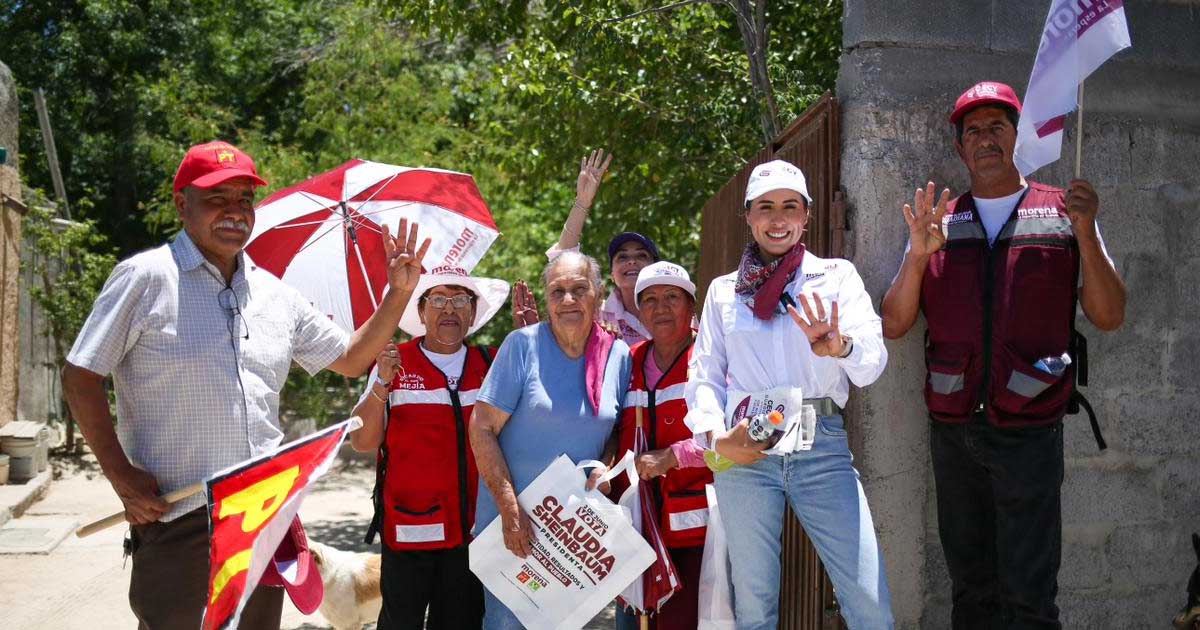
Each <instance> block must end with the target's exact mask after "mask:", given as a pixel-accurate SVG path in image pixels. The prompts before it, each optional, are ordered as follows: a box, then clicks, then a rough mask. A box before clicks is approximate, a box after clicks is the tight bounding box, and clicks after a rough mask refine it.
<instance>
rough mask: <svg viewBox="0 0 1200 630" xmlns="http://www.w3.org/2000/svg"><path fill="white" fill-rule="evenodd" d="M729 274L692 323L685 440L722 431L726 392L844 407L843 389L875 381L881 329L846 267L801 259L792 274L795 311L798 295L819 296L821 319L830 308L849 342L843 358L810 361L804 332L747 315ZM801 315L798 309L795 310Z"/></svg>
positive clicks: (882, 352)
mask: <svg viewBox="0 0 1200 630" xmlns="http://www.w3.org/2000/svg"><path fill="white" fill-rule="evenodd" d="M736 280H737V272H734V273H730V274H727V275H724V276H720V277H718V278H716V279H714V280H713V281H712V284H711V285H709V288H708V294H707V295H706V296H705V299H704V310H703V312H702V314H701V317H700V334H699V336H698V337H697V338H696V346H695V349H694V350H693V351H692V360H691V363H689V365H688V371H689V378H688V383H687V389H686V397H687V404H688V410H689V411H688V414H687V417H686V418H685V422H686V423H687V425H688V427H689V428H691V430H692V432H693V433H696V434H701V433H706V432H708V431H724V430H725V429H726V428H727V427H726V420H725V402H726V397H727V392H729V391H744V392H760V391H764V390H768V389H772V388H775V387H799V388H801V390H802V392H803V395H804V397H805V398H826V397H828V398H832V399H833V400H834V402H835V403H837V405H838V406H839V407H842V406H845V404H846V399H847V398H848V397H849V395H850V383H851V382H853V383H854V384H855V385H858V386H859V387H865V386H867V385H870V384H871V383H873V382H875V379H877V378H879V375H880V374H882V373H883V368H884V366H885V365H886V364H887V348H886V347H884V345H883V326H882V323H881V320H880V319H879V315H877V314H876V313H875V308H874V306H873V305H872V304H871V296H870V295H868V294H867V291H866V288H865V287H864V286H863V281H862V278H860V277H859V275H858V271H856V270H855V269H854V265H853V264H851V263H850V262H849V261H847V260H841V259H838V258H828V259H826V258H820V257H817V256H814V255H812V254H811V253H805V254H804V260H803V262H802V263H801V265H800V271H799V272H798V273H797V274H796V277H795V279H793V280H792V282H790V283H788V285H787V287H786V289H785V290H786V291H787V292H788V294H790V295H791V296H792V297H793V298H795V300H796V304H797V305H799V304H800V300H799V298H798V297H797V296H798V295H799V294H800V293H801V292H803V293H804V295H805V296H806V297H807V298H808V300H809V304H810V306H813V311H814V313H815V312H816V308H815V305H814V304H813V303H812V294H813V293H814V292H816V293H817V294H818V295H819V296H820V297H821V302H822V303H823V304H824V306H825V313H826V315H827V316H828V315H829V314H830V311H831V303H832V302H833V301H834V300H836V301H837V303H838V320H839V328H840V329H841V332H842V334H843V335H849V336H850V337H852V338H853V339H854V348H853V350H852V351H851V352H850V355H849V356H848V357H846V358H845V359H834V358H832V357H818V356H816V355H815V354H813V352H812V348H811V346H810V345H809V343H808V338H807V337H806V336H805V335H804V331H802V330H801V329H800V327H799V326H797V325H796V322H794V321H792V318H791V317H790V316H788V315H787V314H783V315H776V316H775V317H773V318H772V319H771V320H770V321H763V320H761V319H758V318H756V317H755V316H754V313H753V312H752V311H751V310H750V307H748V306H746V304H745V303H743V301H742V298H741V297H739V296H738V295H737V294H736V293H734V290H733V287H734V283H735V282H736ZM800 312H801V315H803V314H804V309H803V308H801V309H800Z"/></svg>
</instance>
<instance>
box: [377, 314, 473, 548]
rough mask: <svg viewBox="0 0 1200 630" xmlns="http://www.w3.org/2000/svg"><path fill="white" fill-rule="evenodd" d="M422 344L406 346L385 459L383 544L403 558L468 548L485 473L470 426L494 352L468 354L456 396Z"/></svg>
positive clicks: (381, 458) (390, 415) (381, 455)
mask: <svg viewBox="0 0 1200 630" xmlns="http://www.w3.org/2000/svg"><path fill="white" fill-rule="evenodd" d="M422 339H423V338H422V337H418V338H416V339H413V340H412V341H409V342H408V343H404V344H401V345H400V346H399V350H400V362H401V366H402V368H401V371H400V372H399V373H398V374H397V375H396V376H395V378H393V379H392V391H391V392H390V393H389V394H388V419H387V429H386V435H385V437H384V446H383V447H382V448H380V453H379V461H380V462H381V466H382V469H383V483H382V498H383V505H382V506H381V507H382V511H383V520H382V525H383V528H382V534H383V540H384V541H385V543H386V544H387V546H388V547H389V548H391V549H393V550H396V551H405V550H412V549H449V548H453V547H458V546H460V545H464V544H466V543H468V542H470V540H471V536H470V531H471V526H472V525H474V522H475V496H476V494H477V492H478V487H479V483H478V479H479V473H478V470H477V469H476V468H475V455H474V454H473V453H472V452H471V447H470V445H469V443H468V441H467V426H468V425H469V424H470V422H471V412H472V411H473V410H474V408H475V395H476V394H477V393H478V392H479V387H480V385H482V384H483V378H484V376H486V375H487V371H488V366H489V364H490V359H491V356H492V355H494V351H492V350H490V349H489V350H484V349H482V348H475V347H468V348H467V358H466V360H465V361H464V364H463V373H462V375H460V376H459V381H458V389H457V390H451V389H449V388H448V387H447V382H446V375H445V374H442V372H441V370H439V369H438V368H437V366H435V365H434V364H433V363H431V362H430V361H429V358H428V357H426V356H425V353H424V352H422V351H421V348H420V343H421V340H422ZM484 352H488V353H489V356H488V359H489V360H484V357H483V353H484Z"/></svg>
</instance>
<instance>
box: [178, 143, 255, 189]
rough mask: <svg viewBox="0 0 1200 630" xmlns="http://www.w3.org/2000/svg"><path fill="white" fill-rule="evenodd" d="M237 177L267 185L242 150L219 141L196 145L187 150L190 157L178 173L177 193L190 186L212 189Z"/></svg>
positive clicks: (184, 160) (181, 164)
mask: <svg viewBox="0 0 1200 630" xmlns="http://www.w3.org/2000/svg"><path fill="white" fill-rule="evenodd" d="M235 177H248V178H250V180H251V181H253V182H254V184H255V185H256V186H266V185H267V182H266V181H264V180H263V178H261V177H259V176H258V169H257V168H255V167H254V160H253V159H251V158H250V156H249V155H246V154H245V152H243V151H242V150H241V149H239V148H237V147H235V146H233V145H232V144H229V143H228V142H221V141H220V140H217V141H214V142H205V143H204V144H197V145H196V146H194V147H192V148H190V149H188V152H187V155H185V156H183V161H182V162H180V163H179V170H177V171H175V192H179V191H181V190H183V189H184V188H187V187H188V186H196V187H198V188H212V187H213V186H216V185H217V184H220V183H221V182H224V181H227V180H230V179H233V178H235Z"/></svg>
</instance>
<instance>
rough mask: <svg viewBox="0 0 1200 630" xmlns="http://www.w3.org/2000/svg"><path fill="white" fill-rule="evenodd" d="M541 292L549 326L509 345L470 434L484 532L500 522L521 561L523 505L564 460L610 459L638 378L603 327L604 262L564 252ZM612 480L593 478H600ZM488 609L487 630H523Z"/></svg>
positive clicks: (526, 528) (489, 601)
mask: <svg viewBox="0 0 1200 630" xmlns="http://www.w3.org/2000/svg"><path fill="white" fill-rule="evenodd" d="M542 284H543V289H544V291H545V295H546V301H547V305H548V310H549V314H550V320H549V322H541V323H539V324H536V325H533V326H526V327H524V328H521V329H519V330H515V331H513V332H512V333H511V334H509V336H508V337H507V338H506V339H505V340H504V343H503V344H502V345H501V346H500V350H499V352H498V353H497V354H496V359H495V361H494V362H493V364H492V368H491V370H490V371H489V372H488V376H487V379H486V380H485V381H484V383H483V387H482V388H481V389H480V391H479V396H478V398H477V399H476V402H475V413H474V417H473V419H472V421H471V427H470V430H469V433H470V437H471V448H472V449H473V451H474V453H475V460H476V462H477V464H478V467H479V476H480V480H481V481H482V482H483V484H484V485H485V488H482V489H480V492H479V499H478V503H477V506H476V510H475V532H476V533H478V532H480V531H483V529H484V528H486V527H487V526H488V525H490V524H491V522H492V521H493V520H495V519H496V518H497V517H499V518H500V520H501V523H502V524H503V528H504V545H505V547H507V548H508V549H509V550H510V551H512V552H513V553H514V554H516V555H518V556H521V557H526V556H528V555H529V553H530V551H531V549H530V543H531V539H532V536H533V529H532V526H531V525H530V522H529V517H528V515H526V514H525V513H524V512H522V511H521V509H520V507H519V505H518V504H517V495H518V494H520V493H521V491H522V490H524V489H525V487H526V486H528V485H529V484H530V483H531V482H532V481H533V480H534V478H536V477H537V476H538V475H539V474H541V472H542V471H543V470H545V468H546V467H547V466H549V465H550V463H551V462H552V461H554V459H555V458H557V457H558V456H559V455H560V454H564V453H565V454H566V455H567V456H568V457H570V458H571V460H572V461H576V462H578V461H583V460H588V459H601V458H603V457H605V456H606V455H607V456H609V457H611V455H612V452H611V448H607V449H606V447H610V446H612V445H611V444H610V437H611V436H612V433H613V426H614V424H615V423H616V421H617V418H618V417H619V415H620V413H621V404H622V401H623V400H624V398H625V391H626V389H627V388H628V384H629V376H630V358H629V347H628V346H626V345H625V343H624V342H623V341H620V340H617V339H613V338H612V336H611V335H609V333H607V332H605V331H603V330H602V329H600V327H599V326H598V325H597V324H596V314H597V312H598V309H599V304H600V300H601V298H602V297H603V296H602V288H601V287H602V285H601V280H600V266H599V265H598V264H597V263H596V260H595V259H593V258H592V257H590V256H586V255H583V254H580V253H578V252H565V253H563V254H561V255H559V256H558V257H556V258H555V259H554V260H552V261H551V262H550V263H549V264H548V265H546V268H545V270H544V271H543V273H542ZM589 366H590V367H591V368H592V369H590V370H589V369H588V368H589ZM606 451H607V452H606ZM603 472H604V470H603V469H600V470H593V471H592V477H591V478H592V479H595V478H596V477H597V476H599V475H600V474H602V473H603ZM484 606H485V613H484V620H483V627H484V628H487V629H488V630H506V629H508V628H521V623H520V621H518V620H517V618H516V616H514V615H513V614H512V612H511V611H510V610H509V609H508V608H507V607H505V606H504V604H502V603H501V602H500V601H499V600H498V599H496V598H495V597H494V596H493V595H492V594H491V593H485V594H484Z"/></svg>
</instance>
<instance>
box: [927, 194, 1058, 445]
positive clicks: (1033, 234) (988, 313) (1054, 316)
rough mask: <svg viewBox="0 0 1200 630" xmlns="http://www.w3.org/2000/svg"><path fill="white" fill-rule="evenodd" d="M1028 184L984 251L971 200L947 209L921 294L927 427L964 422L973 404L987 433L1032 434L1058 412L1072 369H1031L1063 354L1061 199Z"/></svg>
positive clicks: (960, 199) (984, 237) (963, 199)
mask: <svg viewBox="0 0 1200 630" xmlns="http://www.w3.org/2000/svg"><path fill="white" fill-rule="evenodd" d="M1028 184H1029V188H1028V190H1027V191H1026V193H1025V194H1024V195H1023V196H1022V197H1021V200H1020V201H1019V202H1018V203H1017V207H1016V208H1015V209H1014V211H1013V213H1012V215H1011V216H1009V218H1008V221H1007V222H1006V223H1005V224H1004V227H1003V228H1002V229H1001V230H1000V234H999V236H997V238H996V242H995V244H994V245H992V246H991V247H989V246H988V240H987V234H986V232H985V231H984V228H983V223H982V222H981V221H980V219H979V213H978V212H977V211H976V210H975V200H974V198H972V196H971V193H970V192H968V193H966V194H964V195H961V196H959V197H958V198H956V199H954V200H953V201H952V202H950V207H949V209H948V211H947V217H946V220H947V232H948V234H947V240H946V245H945V247H943V248H942V250H941V251H939V252H937V253H936V254H934V255H933V256H932V257H931V258H930V260H929V266H928V268H927V269H926V270H925V278H924V281H923V282H922V286H921V310H922V311H923V312H924V313H925V319H926V321H927V322H928V325H929V327H928V333H927V335H928V338H927V341H926V344H925V363H926V367H927V369H928V378H927V380H926V382H925V401H926V403H927V404H928V405H929V412H930V414H931V415H932V416H933V417H934V418H935V419H937V420H940V421H943V422H965V421H967V419H968V418H969V417H970V415H971V413H972V411H975V410H977V409H979V408H980V406H981V405H982V407H983V409H984V410H985V411H986V413H987V419H988V421H989V422H990V423H992V424H993V425H997V426H1008V427H1017V426H1038V425H1046V424H1051V423H1053V422H1056V421H1057V420H1059V419H1061V418H1062V416H1063V414H1064V413H1065V412H1066V410H1067V403H1068V402H1069V400H1070V398H1071V393H1072V392H1073V391H1074V383H1075V366H1074V365H1071V366H1068V367H1067V369H1066V371H1065V372H1064V373H1063V374H1061V375H1058V376H1055V375H1053V374H1050V373H1047V372H1045V371H1043V370H1040V369H1038V368H1036V367H1034V364H1035V363H1036V362H1037V361H1038V360H1039V359H1042V358H1045V357H1057V356H1060V355H1062V354H1063V353H1064V352H1068V351H1069V350H1070V348H1071V340H1072V335H1073V324H1074V320H1075V301H1076V297H1077V296H1076V292H1077V283H1078V275H1079V251H1078V247H1077V245H1076V242H1075V236H1074V232H1072V230H1071V220H1070V218H1068V215H1067V212H1066V203H1065V200H1064V196H1063V191H1062V190H1061V189H1058V188H1051V187H1049V186H1045V185H1042V184H1038V183H1035V182H1028Z"/></svg>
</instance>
